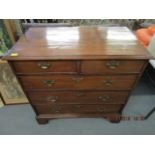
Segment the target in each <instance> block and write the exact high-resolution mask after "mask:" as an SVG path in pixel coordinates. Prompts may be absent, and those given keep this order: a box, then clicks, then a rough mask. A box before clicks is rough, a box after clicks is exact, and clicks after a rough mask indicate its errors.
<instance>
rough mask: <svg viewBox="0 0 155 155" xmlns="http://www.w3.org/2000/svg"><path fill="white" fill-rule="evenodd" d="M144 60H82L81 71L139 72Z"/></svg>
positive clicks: (87, 72)
mask: <svg viewBox="0 0 155 155" xmlns="http://www.w3.org/2000/svg"><path fill="white" fill-rule="evenodd" d="M144 63H145V61H143V60H141V61H128V60H126V61H125V60H116V61H115V60H107V61H92V60H90V61H89V60H88V61H82V62H81V72H82V73H85V74H103V73H117V74H118V73H135V72H137V73H139V72H141V69H142V67H143V65H144Z"/></svg>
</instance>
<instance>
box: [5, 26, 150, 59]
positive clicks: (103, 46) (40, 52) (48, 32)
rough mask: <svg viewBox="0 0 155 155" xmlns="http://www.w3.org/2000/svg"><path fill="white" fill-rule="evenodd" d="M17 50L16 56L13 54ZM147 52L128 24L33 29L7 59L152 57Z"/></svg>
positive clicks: (23, 37) (13, 48)
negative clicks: (124, 25)
mask: <svg viewBox="0 0 155 155" xmlns="http://www.w3.org/2000/svg"><path fill="white" fill-rule="evenodd" d="M12 53H17V54H16V56H11V55H12ZM149 57H150V55H149V53H148V51H147V50H146V49H145V48H144V47H142V45H140V44H139V42H138V41H137V39H136V37H135V35H134V34H133V33H132V32H131V31H130V30H129V29H128V28H126V27H102V26H82V27H55V28H50V27H46V28H43V27H42V28H30V29H29V30H28V31H27V32H26V33H25V34H24V35H22V36H21V37H20V39H19V40H18V41H17V43H16V44H15V45H14V46H13V47H12V48H11V49H10V52H8V54H7V55H6V56H5V57H4V59H6V60H56V59H60V60H61V59H62V60H65V59H73V60H74V59H149Z"/></svg>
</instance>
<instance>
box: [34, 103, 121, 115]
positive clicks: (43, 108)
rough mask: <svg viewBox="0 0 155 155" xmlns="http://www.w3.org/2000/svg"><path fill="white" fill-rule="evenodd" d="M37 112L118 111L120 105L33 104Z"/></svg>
mask: <svg viewBox="0 0 155 155" xmlns="http://www.w3.org/2000/svg"><path fill="white" fill-rule="evenodd" d="M34 108H35V109H36V111H37V112H38V113H39V114H63V113H107V112H119V111H120V109H121V108H122V105H116V104H114V105H80V104H77V105H51V104H47V105H35V106H34Z"/></svg>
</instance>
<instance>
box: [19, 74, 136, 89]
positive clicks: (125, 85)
mask: <svg viewBox="0 0 155 155" xmlns="http://www.w3.org/2000/svg"><path fill="white" fill-rule="evenodd" d="M19 79H20V81H21V82H22V84H23V86H24V88H25V89H26V90H31V89H48V90H55V89H64V90H66V89H68V90H70V89H71V90H90V89H92V90H129V89H131V88H132V86H133V84H134V82H135V79H136V75H120V76H117V75H115V76H80V77H79V76H71V75H70V76H69V75H68V76H67V75H66V76H65V75H64V76H60V75H51V76H49V75H48V76H20V77H19Z"/></svg>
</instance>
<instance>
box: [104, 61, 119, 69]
mask: <svg viewBox="0 0 155 155" xmlns="http://www.w3.org/2000/svg"><path fill="white" fill-rule="evenodd" d="M106 66H107V67H108V68H109V69H116V68H117V67H118V66H119V61H110V62H107V63H106Z"/></svg>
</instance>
